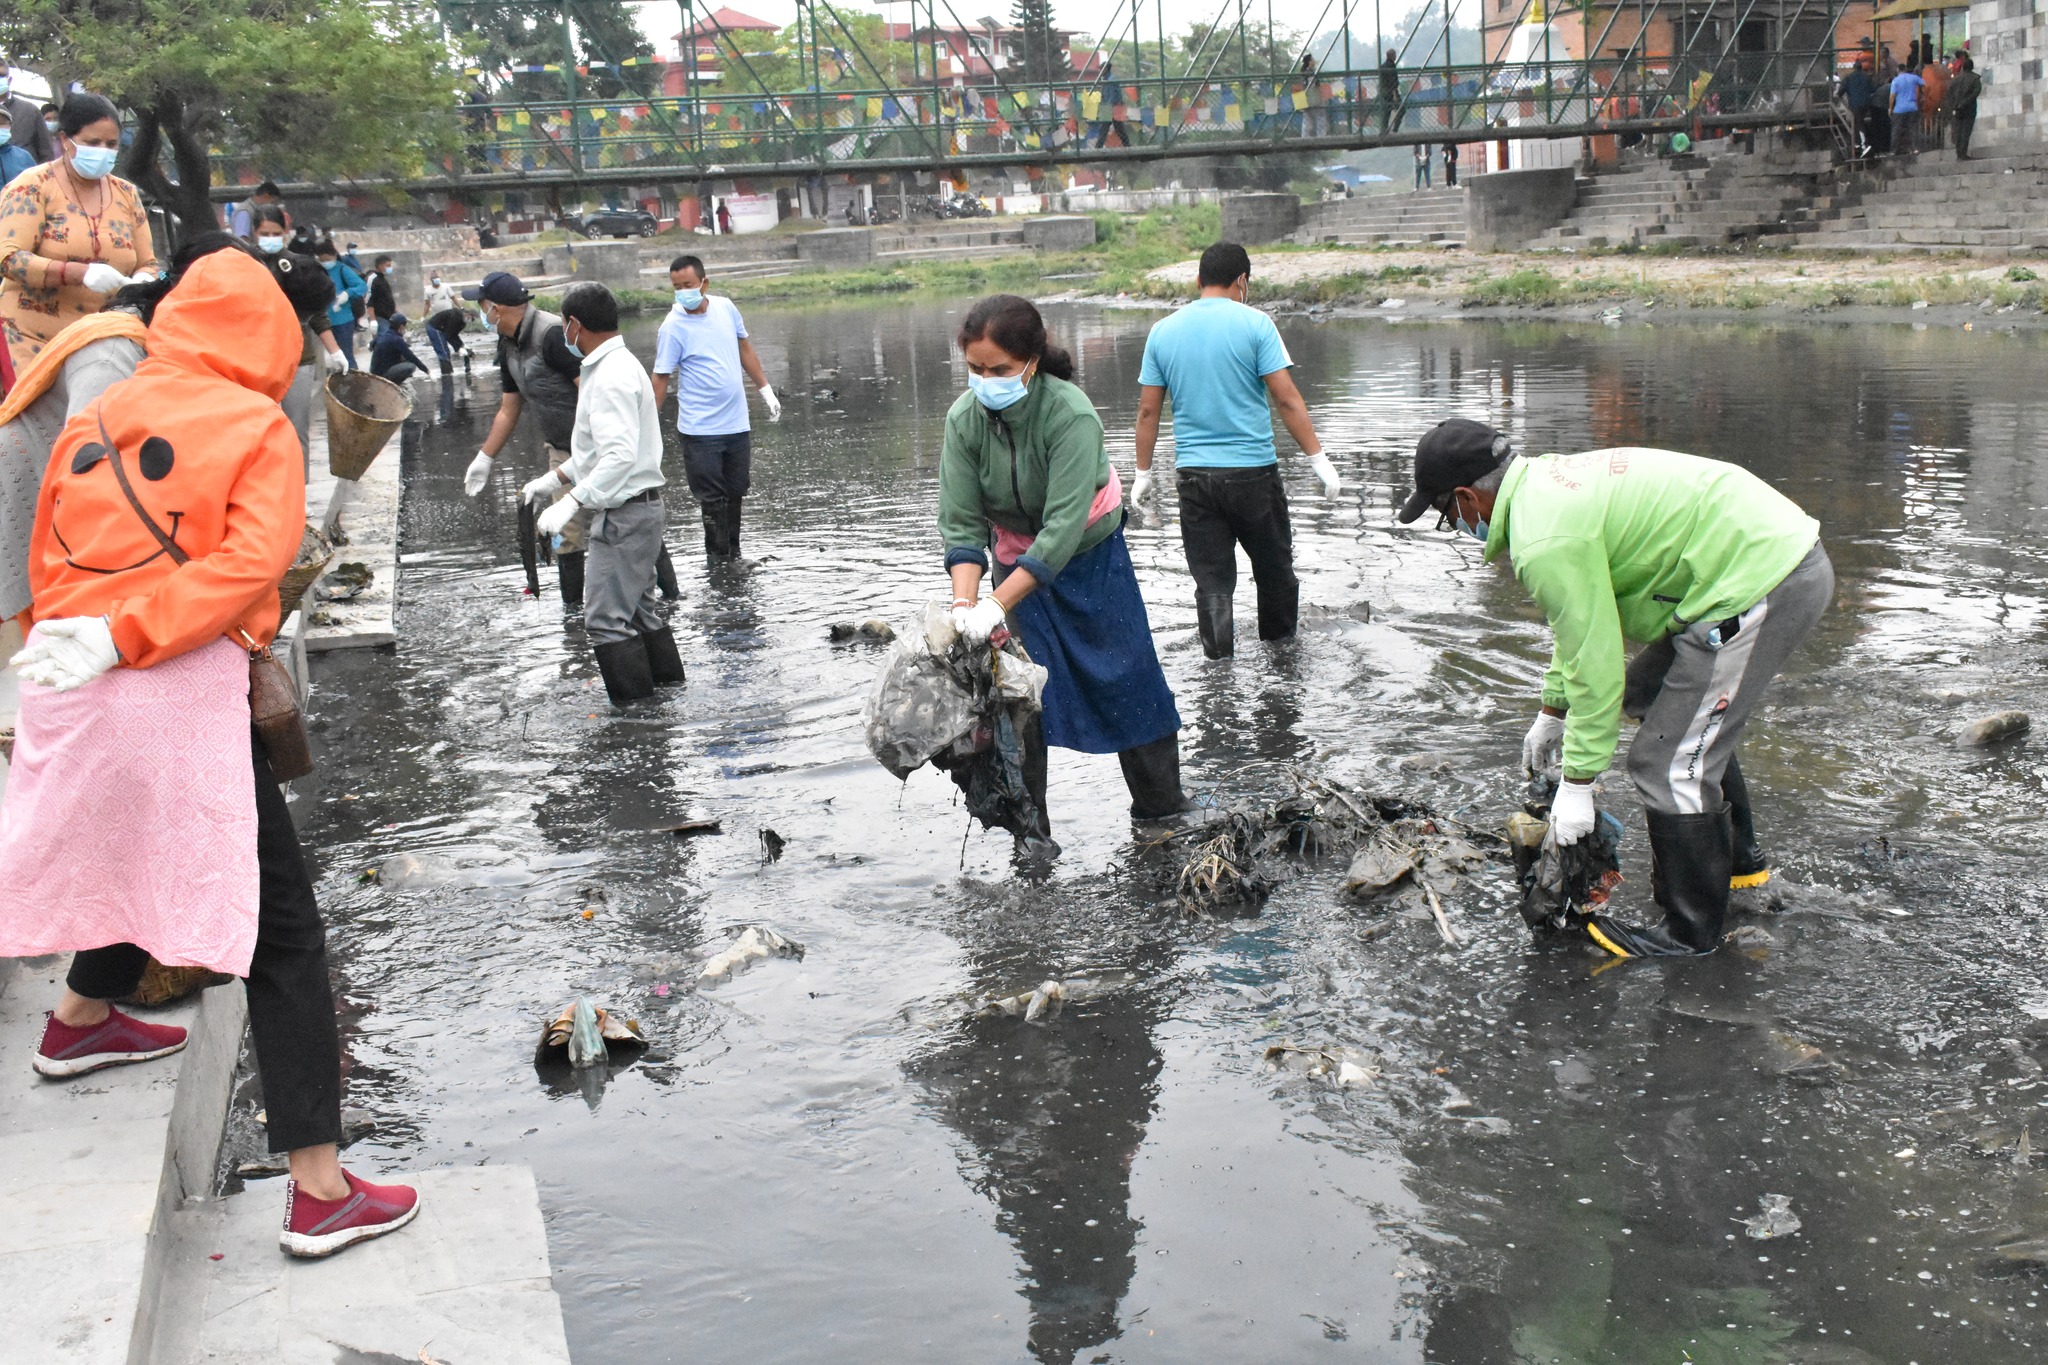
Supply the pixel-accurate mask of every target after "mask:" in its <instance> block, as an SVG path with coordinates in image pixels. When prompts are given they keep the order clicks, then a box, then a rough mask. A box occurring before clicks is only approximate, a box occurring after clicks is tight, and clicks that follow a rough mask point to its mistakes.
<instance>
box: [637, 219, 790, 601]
mask: <svg viewBox="0 0 2048 1365" xmlns="http://www.w3.org/2000/svg"><path fill="white" fill-rule="evenodd" d="M668 279H669V284H670V285H671V286H673V287H674V289H675V299H676V301H675V306H674V307H673V308H671V309H669V313H668V316H667V317H666V318H664V319H662V323H661V332H660V335H659V336H658V337H657V338H656V340H655V343H654V404H655V406H656V407H657V408H658V407H660V406H661V405H662V404H663V403H664V402H666V401H667V400H668V389H669V381H670V380H671V379H673V380H674V381H675V389H676V430H677V432H679V433H681V435H682V438H683V474H684V476H685V477H686V478H687V479H688V480H689V483H690V492H691V493H692V494H694V495H695V496H696V499H697V501H698V502H699V503H700V504H702V506H703V511H704V555H705V558H707V559H710V560H712V561H718V560H732V559H737V558H739V553H740V501H741V499H743V498H745V497H746V495H747V490H748V489H749V488H751V487H752V486H753V462H754V446H753V424H752V422H750V421H749V420H748V418H747V390H746V388H745V385H744V383H743V382H742V380H743V378H744V380H746V381H750V382H752V384H753V386H754V387H755V388H756V389H759V390H760V391H761V401H762V402H763V403H764V404H766V405H767V408H768V420H769V421H771V422H775V421H780V420H781V418H782V401H781V400H780V399H778V398H777V397H776V396H775V390H774V389H772V388H770V387H769V386H768V377H767V376H766V375H765V374H763V373H762V372H761V357H760V356H758V355H756V354H755V353H754V343H753V342H751V341H749V340H748V339H747V324H746V322H745V321H744V320H743V319H742V318H741V317H740V310H739V309H738V308H737V307H735V306H734V305H733V301H732V300H731V299H727V298H717V297H714V296H712V295H710V294H707V293H705V292H704V284H705V274H704V262H703V261H702V260H700V259H699V258H697V257H695V256H678V257H676V258H675V260H674V261H673V262H671V263H670V265H669V268H668Z"/></svg>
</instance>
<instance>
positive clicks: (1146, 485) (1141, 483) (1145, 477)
mask: <svg viewBox="0 0 2048 1365" xmlns="http://www.w3.org/2000/svg"><path fill="white" fill-rule="evenodd" d="M1151 491H1152V471H1151V470H1149V469H1141V470H1139V471H1138V472H1137V474H1136V475H1134V476H1133V477H1132V479H1131V506H1133V507H1136V506H1137V505H1138V504H1139V503H1141V502H1143V501H1144V500H1145V498H1146V496H1147V495H1148V494H1149V493H1151Z"/></svg>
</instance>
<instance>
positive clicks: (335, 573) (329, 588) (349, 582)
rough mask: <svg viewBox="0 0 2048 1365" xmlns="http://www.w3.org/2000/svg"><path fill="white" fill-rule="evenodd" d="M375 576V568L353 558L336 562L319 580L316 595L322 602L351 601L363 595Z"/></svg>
mask: <svg viewBox="0 0 2048 1365" xmlns="http://www.w3.org/2000/svg"><path fill="white" fill-rule="evenodd" d="M376 576H377V573H376V570H374V569H372V568H371V567H370V566H369V565H367V564H358V563H355V562H354V561H353V560H351V561H350V562H349V563H346V564H337V565H335V566H334V567H333V568H331V569H329V570H328V571H327V576H326V577H325V578H322V579H321V580H320V592H319V594H318V596H319V598H320V600H321V601H322V602H352V601H354V600H355V599H356V598H358V597H361V596H362V595H363V593H364V591H365V590H367V589H368V588H369V586H370V583H371V581H372V580H373V579H375V578H376Z"/></svg>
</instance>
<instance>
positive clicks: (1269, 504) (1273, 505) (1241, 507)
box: [1176, 464, 1301, 640]
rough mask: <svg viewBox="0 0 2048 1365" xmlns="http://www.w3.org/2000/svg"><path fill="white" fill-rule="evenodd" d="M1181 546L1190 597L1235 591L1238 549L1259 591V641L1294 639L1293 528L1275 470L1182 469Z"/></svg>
mask: <svg viewBox="0 0 2048 1365" xmlns="http://www.w3.org/2000/svg"><path fill="white" fill-rule="evenodd" d="M1176 486H1177V487H1178V489H1179V492H1180V543H1181V548H1182V549H1183V550H1185V551H1186V553H1187V557H1188V572H1189V573H1191V574H1193V575H1194V578H1195V592H1196V594H1197V595H1198V596H1199V595H1201V594H1205V593H1219V594H1222V595H1223V596H1225V597H1227V596H1229V595H1230V594H1231V593H1233V592H1236V591H1237V547H1238V546H1240V545H1242V546H1244V552H1245V554H1246V555H1247V556H1249V557H1250V559H1251V561H1252V579H1253V581H1254V582H1256V583H1257V584H1258V588H1259V638H1260V639H1261V640H1284V639H1286V638H1287V637H1288V636H1290V635H1292V634H1294V622H1295V617H1296V616H1297V615H1298V613H1299V608H1300V606H1301V583H1300V581H1299V580H1297V579H1296V578H1295V576H1294V528H1293V527H1292V526H1291V525H1290V524H1289V522H1288V520H1287V493H1286V490H1285V489H1283V488H1282V487H1281V485H1280V467H1279V466H1278V465H1277V464H1269V465H1259V466H1256V467H1254V468H1251V469H1183V470H1181V471H1179V474H1178V477H1177V479H1176Z"/></svg>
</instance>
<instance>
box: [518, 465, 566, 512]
mask: <svg viewBox="0 0 2048 1365" xmlns="http://www.w3.org/2000/svg"><path fill="white" fill-rule="evenodd" d="M562 488H563V484H562V476H561V475H560V474H557V473H556V472H555V471H554V470H552V469H550V470H549V471H548V472H547V473H545V474H543V475H541V476H540V477H539V478H537V479H528V480H527V481H526V486H525V487H524V488H521V489H520V490H519V497H520V500H521V501H523V502H530V503H532V504H533V505H534V506H535V507H542V506H545V505H546V504H548V503H550V502H553V501H554V498H555V494H557V493H559V492H561V491H562Z"/></svg>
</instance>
